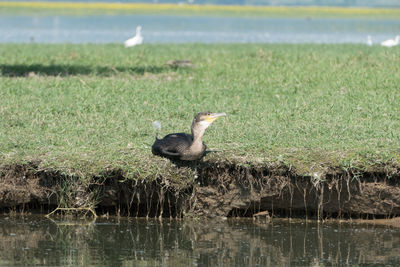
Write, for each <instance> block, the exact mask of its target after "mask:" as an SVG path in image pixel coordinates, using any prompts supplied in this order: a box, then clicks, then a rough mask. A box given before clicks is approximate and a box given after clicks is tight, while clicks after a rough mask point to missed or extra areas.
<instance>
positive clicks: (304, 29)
mask: <svg viewBox="0 0 400 267" xmlns="http://www.w3.org/2000/svg"><path fill="white" fill-rule="evenodd" d="M137 25H142V26H143V31H142V34H143V36H144V43H365V42H366V40H367V36H368V35H371V36H372V39H373V41H374V42H375V43H379V42H381V41H383V40H386V39H388V38H394V36H395V35H398V34H400V19H399V20H396V19H378V20H376V19H343V18H341V19H331V18H330V19H314V18H313V19H310V18H309V19H307V18H262V17H255V18H246V17H212V16H166V15H98V16H34V15H26V16H1V17H0V43H5V42H17V43H27V42H39V43H64V42H68V43H122V42H123V41H124V40H126V39H128V38H130V37H132V36H133V35H134V34H135V29H136V26H137Z"/></svg>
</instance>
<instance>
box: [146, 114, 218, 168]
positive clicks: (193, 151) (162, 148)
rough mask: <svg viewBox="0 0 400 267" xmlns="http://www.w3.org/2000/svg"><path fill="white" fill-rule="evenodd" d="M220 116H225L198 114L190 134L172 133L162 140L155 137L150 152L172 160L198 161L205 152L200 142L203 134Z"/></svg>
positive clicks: (203, 145)
mask: <svg viewBox="0 0 400 267" xmlns="http://www.w3.org/2000/svg"><path fill="white" fill-rule="evenodd" d="M221 116H226V114H225V113H213V112H200V113H199V114H197V115H196V117H194V119H193V123H192V134H186V133H172V134H168V135H166V136H165V137H164V138H162V139H158V137H157V135H156V141H154V144H153V146H152V147H151V151H152V152H153V154H154V155H157V156H161V157H166V158H169V159H172V160H187V161H190V160H198V159H200V158H201V157H202V156H203V155H204V153H205V151H206V145H205V144H204V143H203V141H202V138H203V135H204V132H205V131H206V129H207V128H208V126H210V125H211V123H213V122H214V121H215V120H216V119H218V118H219V117H221ZM157 123H158V122H157ZM158 127H161V126H158Z"/></svg>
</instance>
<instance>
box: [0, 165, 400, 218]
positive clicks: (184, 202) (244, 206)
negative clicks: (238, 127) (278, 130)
mask: <svg viewBox="0 0 400 267" xmlns="http://www.w3.org/2000/svg"><path fill="white" fill-rule="evenodd" d="M393 167H394V166H391V168H393ZM195 168H196V173H197V178H196V179H195V180H190V179H187V173H185V172H182V170H180V167H175V168H174V170H172V172H174V173H175V175H178V177H175V178H177V179H178V180H181V181H186V183H185V184H176V183H174V181H173V180H170V179H168V178H165V177H163V176H162V174H161V175H160V176H159V177H157V178H156V179H153V180H150V181H148V180H142V179H140V178H138V179H137V180H132V179H126V177H124V176H123V174H122V172H121V171H118V170H112V171H109V172H104V174H103V175H102V176H99V177H92V178H91V179H90V180H88V181H82V180H79V178H77V177H73V176H72V177H71V176H70V177H68V176H65V175H63V174H61V173H60V172H57V171H54V170H43V169H39V164H37V163H28V164H25V165H8V166H4V165H3V166H2V167H1V170H0V172H1V176H0V182H1V184H2V188H1V190H0V208H1V209H2V210H3V212H4V211H7V210H15V211H19V212H30V211H31V210H42V211H44V212H42V213H49V212H51V211H52V210H53V209H54V208H56V207H64V208H78V207H79V208H82V207H88V208H93V209H95V210H96V212H97V213H98V215H100V216H101V215H104V214H113V215H117V216H127V217H152V218H157V217H159V218H161V217H165V218H204V217H207V218H220V219H223V218H227V217H247V218H249V217H250V218H251V217H253V216H254V215H255V214H258V213H260V212H264V211H268V213H269V214H270V215H271V216H272V217H274V216H277V217H288V218H305V219H307V218H316V219H319V220H326V219H331V218H335V219H345V218H348V219H349V218H350V219H351V218H353V219H367V218H368V219H373V218H378V219H382V218H391V217H395V216H399V215H400V197H399V196H400V187H399V185H400V182H399V179H398V177H397V176H398V174H397V170H398V169H399V168H398V167H397V168H394V169H393V170H396V174H395V173H383V172H380V171H375V172H365V173H360V172H359V170H347V171H346V172H344V171H340V170H331V171H330V172H328V173H326V174H324V175H322V176H321V177H320V178H319V179H318V180H316V178H315V177H311V176H301V175H298V174H296V172H295V170H290V169H288V168H287V167H286V166H283V165H281V166H279V165H276V166H272V165H271V166H265V165H257V164H256V165H251V164H249V163H246V164H245V165H241V164H237V163H236V164H235V163H232V162H223V161H213V160H209V161H203V162H201V163H199V164H198V165H197V166H196V167H195ZM170 175H171V174H170ZM393 175H395V177H393ZM389 176H392V177H391V178H390V179H388V177H389ZM46 208H47V210H46Z"/></svg>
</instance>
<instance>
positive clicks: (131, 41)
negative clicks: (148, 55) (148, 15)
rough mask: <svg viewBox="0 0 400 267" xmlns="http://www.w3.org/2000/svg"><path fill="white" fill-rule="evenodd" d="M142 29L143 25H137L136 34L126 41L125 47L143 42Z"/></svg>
mask: <svg viewBox="0 0 400 267" xmlns="http://www.w3.org/2000/svg"><path fill="white" fill-rule="evenodd" d="M141 30H142V26H137V27H136V35H135V36H134V37H132V38H130V39H128V40H126V41H125V42H124V44H125V47H131V46H135V45H140V44H141V43H142V42H143V36H142V34H141Z"/></svg>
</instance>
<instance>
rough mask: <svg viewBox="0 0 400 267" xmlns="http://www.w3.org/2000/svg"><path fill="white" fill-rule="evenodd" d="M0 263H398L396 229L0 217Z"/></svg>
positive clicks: (398, 232)
mask: <svg viewBox="0 0 400 267" xmlns="http://www.w3.org/2000/svg"><path fill="white" fill-rule="evenodd" d="M0 225H1V230H2V231H1V233H0V240H1V241H0V265H2V266H3V265H8V266H9V265H47V266H57V265H58V266H59V265H79V266H88V265H92V266H105V265H108V266H138V265H147V264H151V265H160V264H162V265H173V266H179V265H180V266H198V265H200V266H203V265H209V266H239V265H240V266H288V265H296V266H297V265H303V266H310V265H314V266H318V265H344V264H373V263H374V264H376V263H379V264H393V265H397V264H400V229H398V228H397V229H396V228H389V227H382V226H381V227H378V226H371V225H351V224H347V223H345V224H343V223H342V224H338V223H324V224H317V223H315V222H308V223H305V222H304V221H301V222H295V223H289V222H287V221H278V222H277V221H274V222H273V223H272V224H264V225H258V224H256V223H254V222H253V221H251V220H237V219H235V220H229V221H226V222H208V223H207V224H204V223H196V222H188V221H177V220H163V221H158V220H145V219H129V220H128V219H121V220H116V219H113V220H107V221H102V220H97V221H95V222H92V223H89V224H80V223H55V222H52V221H50V220H48V219H46V218H44V217H32V216H30V217H5V216H2V217H0Z"/></svg>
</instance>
